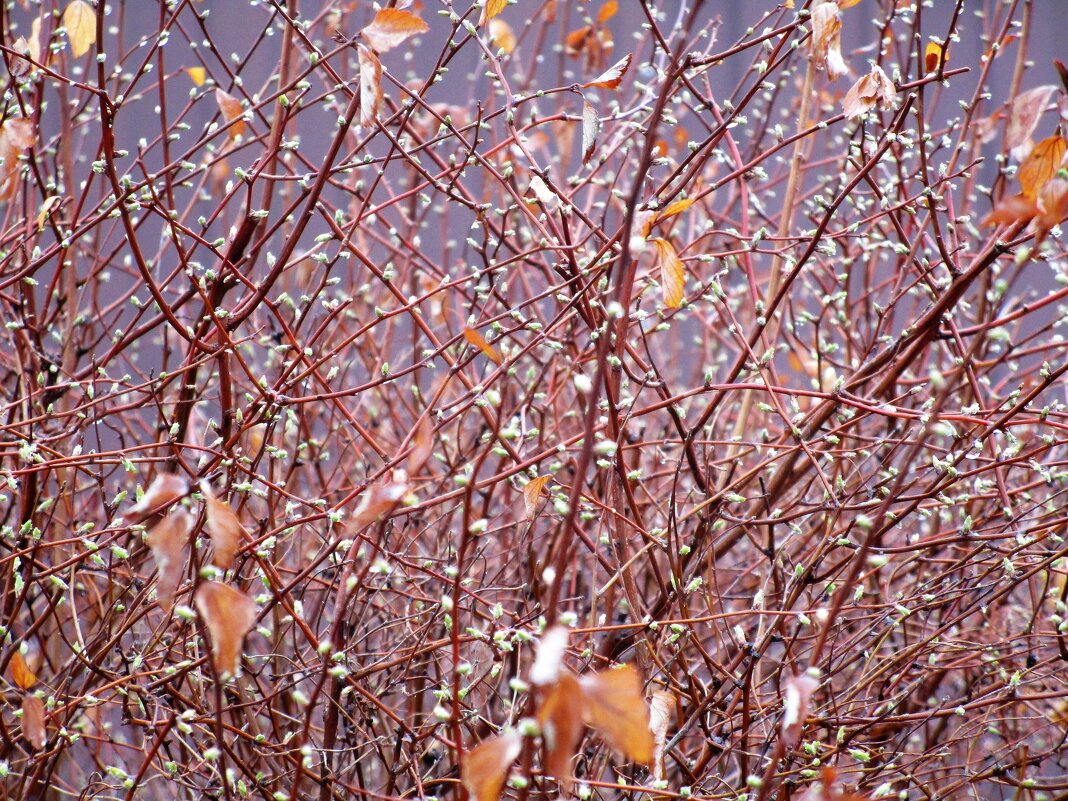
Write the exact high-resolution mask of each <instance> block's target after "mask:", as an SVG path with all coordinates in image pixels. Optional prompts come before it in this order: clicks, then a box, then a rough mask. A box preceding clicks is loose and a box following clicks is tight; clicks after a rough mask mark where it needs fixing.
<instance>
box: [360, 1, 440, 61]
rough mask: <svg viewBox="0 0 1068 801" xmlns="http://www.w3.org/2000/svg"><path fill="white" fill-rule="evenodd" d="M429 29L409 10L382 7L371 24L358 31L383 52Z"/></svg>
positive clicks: (376, 48) (370, 43)
mask: <svg viewBox="0 0 1068 801" xmlns="http://www.w3.org/2000/svg"><path fill="white" fill-rule="evenodd" d="M429 30H430V26H429V25H427V24H426V22H425V21H424V20H423V19H422V18H421V17H419V16H417V15H415V14H413V13H412V12H411V11H403V10H401V9H397V8H383V9H380V10H379V11H378V12H377V13H376V14H375V18H374V19H373V20H371V24H370V25H368V26H367V27H366V28H364V29H363V30H362V31H360V35H361V36H362V37H363V38H364V39H366V40H367V43H368V44H369V45H371V47H373V48H374V49H375V50H377V51H378V52H379V53H385V52H386V51H387V50H392V49H393V48H394V47H397V46H398V45H401V44H403V43H404V42H405V41H406V40H407V39H409V38H411V37H412V36H416V35H417V34H420V33H426V32H427V31H429Z"/></svg>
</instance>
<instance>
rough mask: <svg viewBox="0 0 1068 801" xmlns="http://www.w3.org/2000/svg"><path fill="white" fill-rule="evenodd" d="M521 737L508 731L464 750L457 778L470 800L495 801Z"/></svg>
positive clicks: (516, 755)
mask: <svg viewBox="0 0 1068 801" xmlns="http://www.w3.org/2000/svg"><path fill="white" fill-rule="evenodd" d="M522 749H523V738H522V737H520V736H519V734H518V732H514V731H509V732H505V733H504V734H502V735H500V736H499V737H493V738H492V739H489V740H486V741H485V742H484V743H482V744H481V745H479V746H477V747H475V748H473V749H471V750H470V751H468V752H467V753H466V754H464V762H463V771H462V773H461V774H460V781H461V783H462V784H463V786H464V789H465V790H467V792H468V793H469V794H470V796H471V799H472V801H497V799H499V798H500V796H501V790H502V789H503V787H504V780H505V779H507V778H508V771H509V770H511V769H512V763H513V762H515V760H516V757H518V756H519V752H520V751H521V750H522Z"/></svg>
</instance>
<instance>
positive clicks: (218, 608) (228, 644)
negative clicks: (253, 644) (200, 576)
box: [193, 581, 256, 676]
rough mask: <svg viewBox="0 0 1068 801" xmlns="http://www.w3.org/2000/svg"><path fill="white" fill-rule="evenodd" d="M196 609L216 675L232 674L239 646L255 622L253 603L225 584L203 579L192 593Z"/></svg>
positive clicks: (234, 674) (239, 650) (239, 653)
mask: <svg viewBox="0 0 1068 801" xmlns="http://www.w3.org/2000/svg"><path fill="white" fill-rule="evenodd" d="M193 603H194V604H195V605H196V608H197V612H199V613H200V618H201V620H203V621H204V627H205V628H206V629H207V630H208V636H209V637H210V638H211V658H212V664H214V665H215V670H216V672H217V673H218V674H219V675H220V676H236V675H237V671H238V668H239V666H240V663H241V646H242V645H243V644H244V642H245V635H246V634H248V632H249V629H251V628H252V624H253V623H255V622H256V604H255V602H254V601H253V600H252V599H251V598H249V597H248V596H247V595H245V594H244V593H243V592H240V591H238V590H235V589H234V588H233V587H231V586H229V585H228V584H220V583H219V582H217V581H205V582H204V583H203V584H201V585H200V586H199V587H198V588H197V591H196V595H195V596H194V597H193Z"/></svg>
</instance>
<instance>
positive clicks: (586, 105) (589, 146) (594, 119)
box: [582, 99, 601, 164]
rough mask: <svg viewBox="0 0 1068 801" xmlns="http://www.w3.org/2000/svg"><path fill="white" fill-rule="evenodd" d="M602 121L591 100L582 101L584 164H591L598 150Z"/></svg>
mask: <svg viewBox="0 0 1068 801" xmlns="http://www.w3.org/2000/svg"><path fill="white" fill-rule="evenodd" d="M600 127H601V121H600V119H599V118H598V116H597V109H596V108H594V106H593V104H592V103H591V102H590V101H589V100H585V99H584V100H583V101H582V163H583V164H589V161H590V159H591V158H593V152H594V150H596V149H597V131H598V129H599V128H600Z"/></svg>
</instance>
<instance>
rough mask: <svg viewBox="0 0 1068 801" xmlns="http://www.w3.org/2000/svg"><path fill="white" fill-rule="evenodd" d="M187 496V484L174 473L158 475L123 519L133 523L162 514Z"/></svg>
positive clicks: (181, 477) (183, 478)
mask: <svg viewBox="0 0 1068 801" xmlns="http://www.w3.org/2000/svg"><path fill="white" fill-rule="evenodd" d="M188 494H189V482H188V481H187V480H186V478H185V477H184V476H180V475H178V474H176V473H159V474H157V475H156V478H155V479H154V480H153V481H152V483H151V484H149V485H148V489H147V490H145V494H144V495H142V496H141V500H139V501H138V502H137V503H136V504H134V505H133V506H132V507H131V508H130V510H129V511H128V512H127V513H126V515H125V517H126V518H127V519H128V520H130V521H131V522H133V523H136V522H139V521H141V520H144V519H145V518H146V517H149V516H150V515H154V514H157V513H158V512H162V511H163V510H164V509H166V508H167V507H168V506H170V505H171V504H172V503H174V502H175V501H177V500H179V499H181V498H184V497H185V496H186V495H188Z"/></svg>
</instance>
